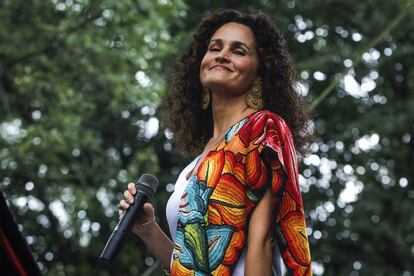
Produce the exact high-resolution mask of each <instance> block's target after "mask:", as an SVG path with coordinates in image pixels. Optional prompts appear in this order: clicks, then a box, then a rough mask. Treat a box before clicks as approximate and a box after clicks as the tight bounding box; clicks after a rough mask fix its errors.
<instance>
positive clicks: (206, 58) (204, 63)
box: [200, 52, 212, 69]
mask: <svg viewBox="0 0 414 276" xmlns="http://www.w3.org/2000/svg"><path fill="white" fill-rule="evenodd" d="M211 59H212V57H211V55H210V54H209V53H208V52H207V53H206V54H205V55H204V57H203V59H202V60H201V64H200V69H203V68H204V67H206V66H207V65H208V64H209V63H210V61H211Z"/></svg>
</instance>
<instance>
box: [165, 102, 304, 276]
mask: <svg viewBox="0 0 414 276" xmlns="http://www.w3.org/2000/svg"><path fill="white" fill-rule="evenodd" d="M297 170H298V168H297V160H296V151H295V149H294V144H293V138H292V135H291V132H290V130H289V128H288V126H287V125H286V123H285V122H284V121H283V119H282V118H281V117H279V116H278V115H276V114H274V113H272V112H270V111H266V110H262V111H257V112H255V113H253V114H251V115H249V116H248V117H246V118H244V119H243V120H242V121H240V122H238V123H237V124H235V125H234V126H232V127H231V128H230V129H229V130H228V131H227V132H226V135H225V136H224V137H223V139H222V140H221V141H220V142H219V144H218V145H217V146H216V148H215V149H214V150H212V151H210V152H209V153H208V154H207V156H206V157H205V159H204V160H203V162H202V163H201V164H200V166H199V168H198V171H197V174H196V175H194V176H193V177H192V178H191V180H190V182H189V183H188V185H187V187H186V189H185V191H184V193H183V195H182V197H181V202H180V207H179V214H178V223H177V235H176V240H175V246H174V251H173V262H172V268H171V275H231V273H232V271H233V269H234V267H235V265H236V264H237V261H238V260H239V258H240V255H241V253H242V251H243V249H244V247H245V246H246V242H247V236H248V233H247V228H248V223H249V222H248V218H249V216H250V214H251V212H252V211H253V209H254V207H255V206H256V205H257V203H258V202H259V201H260V199H261V197H262V196H263V194H264V192H265V191H266V190H267V189H268V188H269V186H270V188H271V190H272V194H273V197H272V204H273V207H274V210H275V212H274V218H273V220H274V226H275V236H276V240H277V242H278V245H279V250H280V251H281V254H282V257H283V260H284V262H285V264H286V266H287V268H288V270H289V272H290V274H293V275H311V274H312V272H311V259H310V252H309V243H308V240H307V235H306V224H305V216H304V210H303V204H302V197H301V192H300V187H299V180H298V172H297ZM276 211H277V212H276Z"/></svg>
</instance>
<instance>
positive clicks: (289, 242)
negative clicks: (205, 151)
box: [246, 111, 312, 275]
mask: <svg viewBox="0 0 414 276" xmlns="http://www.w3.org/2000/svg"><path fill="white" fill-rule="evenodd" d="M252 119H253V122H252V126H251V129H250V135H251V136H250V141H251V142H250V149H251V151H250V152H249V153H248V154H247V156H246V159H247V160H246V185H247V187H248V192H247V193H248V196H249V198H250V199H251V200H252V201H253V202H256V203H257V202H258V201H259V200H260V198H261V196H262V195H263V193H264V191H266V190H267V188H268V187H271V189H272V194H273V196H272V206H273V209H274V216H273V220H274V226H275V229H274V230H275V236H276V240H277V242H278V246H279V250H280V252H281V255H282V258H283V260H284V263H285V265H286V267H287V268H288V272H289V274H290V275H312V270H311V259H310V250H309V243H308V239H307V234H306V222H305V214H304V209H303V203H302V196H301V191H300V186H299V179H298V166H297V157H296V151H295V148H294V143H293V137H292V134H291V132H290V130H289V127H288V126H287V124H286V123H285V122H284V120H283V119H282V118H281V117H279V116H278V115H276V114H274V113H272V112H269V111H263V112H260V114H258V115H257V116H254V118H252Z"/></svg>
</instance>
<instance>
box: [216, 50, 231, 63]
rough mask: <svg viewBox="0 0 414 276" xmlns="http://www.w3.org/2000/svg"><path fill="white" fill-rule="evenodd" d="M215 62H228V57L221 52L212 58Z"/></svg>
mask: <svg viewBox="0 0 414 276" xmlns="http://www.w3.org/2000/svg"><path fill="white" fill-rule="evenodd" d="M214 59H215V61H216V62H220V63H222V62H229V57H228V56H227V53H226V52H225V51H224V50H222V51H220V53H218V54H217V56H216V57H215V58H214Z"/></svg>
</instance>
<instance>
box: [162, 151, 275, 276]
mask: <svg viewBox="0 0 414 276" xmlns="http://www.w3.org/2000/svg"><path fill="white" fill-rule="evenodd" d="M198 158H200V156H197V157H196V158H195V159H194V160H193V161H192V162H191V163H190V164H188V165H187V167H185V168H184V170H182V171H181V173H180V175H179V176H178V179H177V182H176V183H175V186H174V192H173V193H172V194H171V197H170V198H169V200H168V202H167V206H166V214H167V221H168V227H169V229H170V233H171V237H172V239H173V242H175V235H176V232H177V221H178V208H179V206H180V199H181V195H182V194H183V192H184V190H185V188H186V187H187V184H188V182H189V180H187V179H186V176H187V174H188V173H189V172H190V171H192V170H193V169H194V166H195V165H196V163H197V161H198ZM246 252H247V248H244V250H243V253H242V255H241V256H240V259H239V261H238V262H237V265H236V267H235V269H234V271H233V276H243V275H244V265H245V259H246ZM171 261H172V256H171ZM281 267H282V258H281V256H280V252H279V248H278V246H277V244H275V249H274V252H273V275H276V276H281V275H282V269H281Z"/></svg>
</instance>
